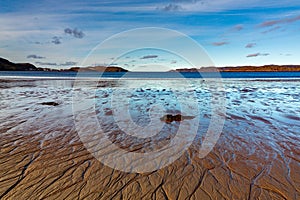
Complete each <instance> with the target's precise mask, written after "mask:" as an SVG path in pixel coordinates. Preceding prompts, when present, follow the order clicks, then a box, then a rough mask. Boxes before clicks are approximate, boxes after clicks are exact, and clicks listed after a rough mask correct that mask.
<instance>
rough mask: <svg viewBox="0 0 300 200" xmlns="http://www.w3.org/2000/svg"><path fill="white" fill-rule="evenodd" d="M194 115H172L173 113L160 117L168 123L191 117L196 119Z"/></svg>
mask: <svg viewBox="0 0 300 200" xmlns="http://www.w3.org/2000/svg"><path fill="white" fill-rule="evenodd" d="M194 118H195V117H194V116H183V115H181V114H177V115H171V114H167V115H165V116H163V117H161V118H160V120H161V121H164V122H166V123H167V124H169V123H172V122H174V121H175V122H181V121H183V120H185V119H186V120H189V119H194Z"/></svg>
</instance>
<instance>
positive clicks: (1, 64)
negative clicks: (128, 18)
mask: <svg viewBox="0 0 300 200" xmlns="http://www.w3.org/2000/svg"><path fill="white" fill-rule="evenodd" d="M0 71H57V72H58V71H62V72H68V71H71V72H78V71H83V72H127V71H128V70H126V69H123V68H121V67H105V66H96V67H72V68H70V69H61V70H57V69H50V68H37V67H36V66H34V65H33V64H30V63H13V62H10V61H9V60H6V59H4V58H0Z"/></svg>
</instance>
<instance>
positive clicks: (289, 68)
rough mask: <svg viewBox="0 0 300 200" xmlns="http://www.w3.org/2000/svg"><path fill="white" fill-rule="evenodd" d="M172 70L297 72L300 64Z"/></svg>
mask: <svg viewBox="0 0 300 200" xmlns="http://www.w3.org/2000/svg"><path fill="white" fill-rule="evenodd" d="M171 71H173V72H197V71H198V72H217V71H218V72H299V71H300V65H264V66H238V67H202V68H199V69H196V68H190V69H189V68H182V69H176V70H171Z"/></svg>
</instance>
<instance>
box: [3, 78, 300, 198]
mask: <svg viewBox="0 0 300 200" xmlns="http://www.w3.org/2000/svg"><path fill="white" fill-rule="evenodd" d="M150 82H151V81H150V80H149V83H150ZM128 84H129V85H131V86H134V81H133V82H132V81H131V82H130V83H126V81H124V82H114V81H108V82H107V81H101V82H100V83H99V84H98V87H97V92H96V93H93V92H91V94H90V95H91V97H95V96H96V99H97V104H96V109H97V110H98V112H97V116H98V118H99V120H101V119H109V117H110V116H111V115H112V112H110V111H109V110H107V109H105V108H107V107H106V106H107V105H108V103H106V102H107V100H108V98H109V89H110V88H112V87H127V86H128ZM201 84H203V83H197V81H195V83H194V85H195V87H194V88H193V89H194V92H195V93H196V94H197V95H199V96H198V97H201V98H198V99H201V100H199V105H200V106H199V107H200V108H202V110H201V111H202V112H201V119H200V128H199V133H198V135H197V137H196V139H195V140H194V142H193V144H192V146H191V147H190V148H189V149H188V151H186V152H184V153H183V154H182V156H181V157H180V158H179V159H178V160H176V161H175V162H174V163H172V164H171V165H169V166H167V167H165V168H163V169H160V170H157V171H154V172H151V173H142V174H135V173H124V172H121V171H117V170H114V169H112V168H109V167H107V166H104V165H103V164H101V163H100V162H99V161H98V160H96V159H95V158H94V157H93V156H92V155H91V154H90V152H88V151H87V150H86V149H85V147H84V145H83V144H82V142H81V141H80V138H79V136H78V134H77V132H76V129H75V126H74V121H73V112H72V86H73V82H72V81H71V80H69V81H65V80H39V81H29V80H27V81H20V80H17V81H15V80H3V81H1V83H0V88H1V90H0V98H1V101H0V109H1V113H0V127H1V128H0V146H1V154H0V174H1V176H0V198H3V199H26V198H27V199H43V198H50V199H64V198H66V199H114V198H116V199H151V198H152V199H189V198H190V199H299V198H300V189H299V188H300V174H299V171H300V146H299V144H300V135H299V128H300V124H299V118H300V116H299V113H300V101H299V99H300V94H299V93H298V92H297V91H300V82H299V81H288V82H284V81H241V80H239V81H236V80H227V81H225V82H224V85H225V89H226V98H227V114H226V122H225V126H224V129H223V132H222V135H221V137H220V138H219V140H218V143H217V144H216V146H215V147H214V149H213V151H212V152H210V153H209V154H208V156H206V157H205V158H203V159H200V158H198V156H197V150H198V149H199V148H198V147H199V145H201V141H202V140H203V137H205V135H204V133H205V131H206V129H207V125H208V123H209V119H210V113H209V111H207V110H206V108H207V107H209V106H208V105H207V104H208V102H206V101H205V99H206V98H209V94H208V93H207V88H205V86H204V85H203V87H201V86H202V85H201ZM87 88H88V83H87ZM147 89H148V90H147ZM82 91H84V92H87V93H89V92H90V91H89V90H88V89H87V90H86V91H85V88H82ZM157 92H159V94H162V96H161V98H160V101H161V102H162V103H163V104H164V103H165V104H164V105H167V104H169V105H167V106H170V108H172V109H173V110H178V109H180V108H179V107H178V106H177V105H175V104H176V101H172V100H168V99H167V98H168V92H169V91H168V88H159V89H158V90H153V88H147V87H146V86H145V87H144V88H143V89H139V88H137V89H136V90H134V92H133V93H132V96H133V97H134V98H133V100H132V102H130V105H131V106H132V105H135V106H136V107H134V106H133V107H131V110H132V113H131V116H132V118H133V119H134V121H135V122H136V123H137V124H139V125H141V126H142V125H146V124H147V123H149V119H148V118H147V116H145V115H146V114H147V112H146V111H147V106H146V107H141V105H140V103H142V102H144V101H143V99H144V96H147V97H149V98H150V97H151V96H152V95H157V94H158V93H157ZM143 95H144V96H143ZM44 102H56V103H57V104H58V105H56V106H49V105H43V103H44ZM147 103H148V104H150V105H151V103H153V102H151V99H150V100H149V99H148V101H147ZM136 108H138V109H136ZM139 109H140V112H135V110H139ZM145 110H146V111H145ZM171 114H172V116H173V113H171ZM174 115H176V114H174ZM141 117H144V119H145V121H139V119H141ZM187 121H188V120H187ZM102 123H104V124H103V125H104V126H105V127H106V128H107V130H110V127H109V125H111V123H112V122H111V121H105V120H103V122H102ZM179 123H180V121H176V120H174V121H173V122H172V123H169V124H168V123H166V124H165V127H164V128H165V130H166V131H165V135H161V136H160V137H157V136H155V137H154V138H156V139H157V141H158V142H160V143H155V142H153V143H151V142H150V141H148V143H147V139H145V140H140V141H144V143H139V142H138V143H133V142H132V139H133V138H134V137H129V138H125V139H126V140H123V139H124V138H123V136H122V134H121V133H120V132H118V131H112V132H111V133H110V139H111V140H112V141H113V142H115V143H118V142H119V143H120V146H121V147H122V148H125V149H127V150H129V151H137V152H138V151H140V152H143V151H149V150H151V148H160V147H161V146H162V145H164V144H165V141H167V142H168V140H171V139H172V134H169V135H168V133H172V130H175V132H176V125H178V124H179ZM171 126H173V128H172V127H171ZM167 130H171V132H168V131H167ZM124 137H125V136H124ZM122 145H123V146H122ZM134 145H136V146H134Z"/></svg>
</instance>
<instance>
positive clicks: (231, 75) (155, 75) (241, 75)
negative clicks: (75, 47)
mask: <svg viewBox="0 0 300 200" xmlns="http://www.w3.org/2000/svg"><path fill="white" fill-rule="evenodd" d="M76 76H77V73H76V72H23V71H20V72H18V71H13V72H12V71H1V72H0V77H16V78H17V77H27V78H28V77H40V78H47V77H49V78H74V77H76ZM220 76H221V77H222V78H263V79H264V78H300V72H221V73H220V74H217V73H210V72H205V73H201V74H200V73H198V72H183V73H176V72H147V73H145V72H128V73H126V72H106V73H103V74H101V73H95V72H81V73H80V77H88V78H97V77H102V78H121V77H122V78H203V77H205V78H218V77H220Z"/></svg>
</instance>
